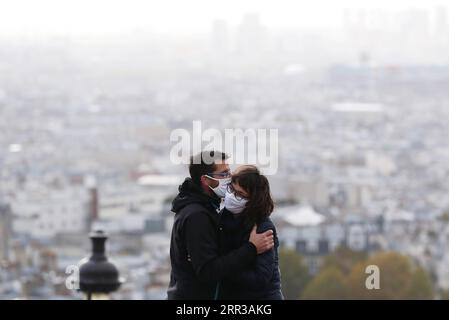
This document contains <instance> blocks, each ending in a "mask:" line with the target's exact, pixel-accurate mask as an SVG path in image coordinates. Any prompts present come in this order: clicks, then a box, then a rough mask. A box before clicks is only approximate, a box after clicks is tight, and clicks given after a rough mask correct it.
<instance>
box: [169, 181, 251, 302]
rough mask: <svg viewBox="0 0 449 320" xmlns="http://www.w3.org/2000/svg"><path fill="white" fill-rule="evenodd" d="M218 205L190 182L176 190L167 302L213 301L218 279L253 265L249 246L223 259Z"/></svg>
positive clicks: (216, 293)
mask: <svg viewBox="0 0 449 320" xmlns="http://www.w3.org/2000/svg"><path fill="white" fill-rule="evenodd" d="M219 204H220V199H219V198H218V197H211V196H209V195H207V194H205V193H204V192H203V191H202V190H201V188H200V187H198V186H196V185H195V184H194V183H193V182H192V180H191V179H190V178H186V180H185V181H184V182H183V184H182V185H180V186H179V194H178V196H177V197H176V198H175V199H174V200H173V203H172V211H173V212H174V213H175V219H174V223H173V229H172V235H171V244H170V259H171V267H172V270H171V275H170V285H169V288H168V291H167V295H168V299H214V298H215V297H216V296H217V295H218V292H217V287H218V286H217V285H218V283H219V281H220V280H221V279H223V278H225V277H226V276H228V275H230V274H233V273H237V272H241V271H243V270H244V269H245V267H246V266H248V265H249V264H251V263H252V262H254V260H255V258H256V256H257V250H256V247H255V246H254V245H253V244H252V243H250V242H247V243H245V244H243V245H242V246H241V247H240V248H238V249H236V250H234V251H231V252H230V253H228V254H226V255H222V249H221V248H222V244H221V239H222V238H223V237H222V236H221V235H220V232H221V230H220V216H219V212H218V208H219Z"/></svg>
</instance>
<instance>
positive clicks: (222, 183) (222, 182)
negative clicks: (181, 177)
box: [206, 175, 231, 198]
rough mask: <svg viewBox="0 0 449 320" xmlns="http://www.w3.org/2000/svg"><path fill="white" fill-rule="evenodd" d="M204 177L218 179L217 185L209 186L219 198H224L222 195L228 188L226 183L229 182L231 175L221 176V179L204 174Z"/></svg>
mask: <svg viewBox="0 0 449 320" xmlns="http://www.w3.org/2000/svg"><path fill="white" fill-rule="evenodd" d="M206 177H208V178H209V179H212V180H215V181H218V186H216V187H215V188H212V187H211V186H209V188H211V189H212V191H213V192H215V194H216V195H217V196H219V197H220V198H224V196H225V194H226V190H227V189H228V185H229V183H231V177H229V178H222V179H217V178H212V177H211V176H209V175H206Z"/></svg>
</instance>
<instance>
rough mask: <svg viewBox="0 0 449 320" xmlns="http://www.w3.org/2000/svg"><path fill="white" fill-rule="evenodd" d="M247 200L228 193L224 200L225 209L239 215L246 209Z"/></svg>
mask: <svg viewBox="0 0 449 320" xmlns="http://www.w3.org/2000/svg"><path fill="white" fill-rule="evenodd" d="M247 202H248V200H247V199H244V198H242V197H239V196H236V195H235V194H234V193H233V192H230V191H227V192H226V195H225V199H224V207H225V208H226V209H228V210H229V211H231V212H232V213H235V214H238V213H241V212H242V211H243V209H245V207H246V203H247Z"/></svg>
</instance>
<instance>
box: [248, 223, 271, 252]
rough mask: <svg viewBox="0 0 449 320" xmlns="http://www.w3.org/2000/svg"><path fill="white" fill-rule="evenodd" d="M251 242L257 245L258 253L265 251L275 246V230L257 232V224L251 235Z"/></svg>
mask: <svg viewBox="0 0 449 320" xmlns="http://www.w3.org/2000/svg"><path fill="white" fill-rule="evenodd" d="M249 242H251V243H252V244H254V246H256V249H257V254H261V253H264V252H265V251H268V250H270V249H271V248H273V246H274V239H273V230H268V231H265V232H264V233H257V226H256V225H254V227H253V229H252V230H251V234H250V236H249Z"/></svg>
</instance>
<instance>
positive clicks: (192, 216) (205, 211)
mask: <svg viewBox="0 0 449 320" xmlns="http://www.w3.org/2000/svg"><path fill="white" fill-rule="evenodd" d="M178 215H179V216H182V217H183V218H184V219H189V220H195V221H201V220H206V219H207V220H209V219H210V217H211V216H212V217H213V216H214V215H217V217H218V213H216V212H213V210H212V208H209V207H208V206H207V205H205V204H202V203H199V202H194V203H189V204H188V205H186V206H185V207H184V208H182V209H181V210H180V211H179V213H178Z"/></svg>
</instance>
